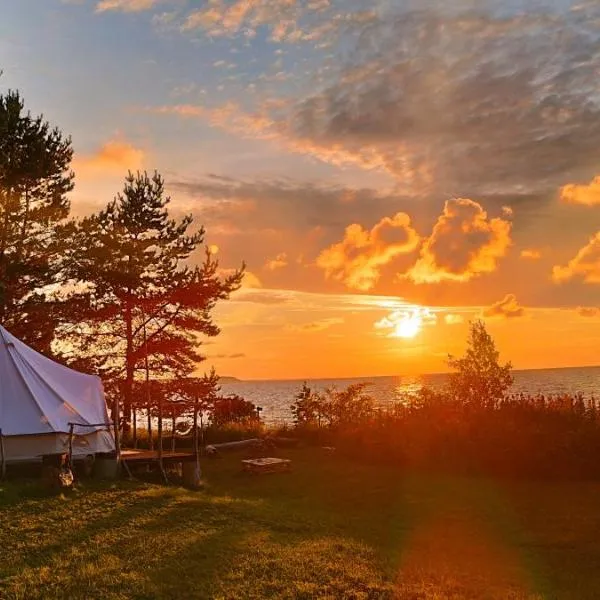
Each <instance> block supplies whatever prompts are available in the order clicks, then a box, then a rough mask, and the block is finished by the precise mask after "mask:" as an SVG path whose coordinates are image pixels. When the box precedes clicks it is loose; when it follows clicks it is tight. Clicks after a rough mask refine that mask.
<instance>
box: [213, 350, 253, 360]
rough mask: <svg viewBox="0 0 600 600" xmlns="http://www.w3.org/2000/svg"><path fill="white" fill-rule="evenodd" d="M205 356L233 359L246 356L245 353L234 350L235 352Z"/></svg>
mask: <svg viewBox="0 0 600 600" xmlns="http://www.w3.org/2000/svg"><path fill="white" fill-rule="evenodd" d="M207 358H220V359H235V358H246V355H245V354H244V353H242V352H236V353H235V354H215V355H214V356H207Z"/></svg>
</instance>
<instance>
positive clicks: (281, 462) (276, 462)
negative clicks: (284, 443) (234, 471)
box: [242, 458, 292, 475]
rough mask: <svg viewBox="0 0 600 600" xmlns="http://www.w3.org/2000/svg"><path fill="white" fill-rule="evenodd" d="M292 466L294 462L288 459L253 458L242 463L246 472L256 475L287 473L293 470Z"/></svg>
mask: <svg viewBox="0 0 600 600" xmlns="http://www.w3.org/2000/svg"><path fill="white" fill-rule="evenodd" d="M291 466H292V461H291V460H288V459H287V458H251V459H247V460H243V461H242V468H243V469H244V471H246V472H247V473H252V474H254V475H260V474H263V473H282V472H283V473H285V472H287V471H289V470H290V469H291Z"/></svg>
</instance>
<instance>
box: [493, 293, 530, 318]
mask: <svg viewBox="0 0 600 600" xmlns="http://www.w3.org/2000/svg"><path fill="white" fill-rule="evenodd" d="M524 315H525V309H524V308H523V307H522V306H520V305H519V303H518V302H517V298H516V296H515V295H514V294H507V295H506V296H505V297H504V299H503V300H500V301H498V302H496V303H495V304H492V306H490V307H489V308H487V309H486V310H484V311H483V316H484V317H504V318H507V319H512V318H515V317H522V316H524Z"/></svg>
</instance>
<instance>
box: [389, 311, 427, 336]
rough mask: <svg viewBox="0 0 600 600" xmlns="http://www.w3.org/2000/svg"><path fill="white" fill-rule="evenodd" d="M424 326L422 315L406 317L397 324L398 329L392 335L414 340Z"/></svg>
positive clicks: (414, 314)
mask: <svg viewBox="0 0 600 600" xmlns="http://www.w3.org/2000/svg"><path fill="white" fill-rule="evenodd" d="M422 325H423V320H422V319H421V316H420V315H418V314H416V313H413V314H412V315H405V316H404V317H402V319H401V320H400V321H398V322H397V323H396V328H395V329H394V333H393V334H392V335H393V336H394V337H399V338H414V337H415V336H416V335H417V334H418V333H419V332H420V331H421V327H422Z"/></svg>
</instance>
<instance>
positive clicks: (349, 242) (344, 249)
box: [317, 213, 419, 291]
mask: <svg viewBox="0 0 600 600" xmlns="http://www.w3.org/2000/svg"><path fill="white" fill-rule="evenodd" d="M418 243H419V236H418V234H417V232H416V231H415V230H414V229H413V228H412V227H411V223H410V217H409V216H408V215H407V214H406V213H397V214H396V215H395V216H394V217H385V218H383V219H382V220H381V221H379V223H377V224H376V225H375V226H374V227H373V228H372V229H371V230H366V229H364V228H363V227H362V225H359V224H356V223H355V224H353V225H350V226H348V227H347V228H346V232H345V235H344V239H343V240H342V241H341V242H339V243H337V244H333V245H332V246H330V247H329V248H327V249H325V250H323V251H322V252H321V254H320V255H319V257H318V258H317V266H318V267H319V268H321V269H323V271H325V276H326V277H328V278H332V279H335V280H337V281H341V282H343V283H344V284H345V285H346V286H347V287H349V288H352V289H356V290H361V291H367V290H370V289H371V288H373V287H374V286H375V284H376V283H377V281H378V279H379V276H380V271H381V269H382V268H383V267H384V266H386V265H388V264H389V263H391V262H392V261H393V260H394V259H395V258H397V257H398V256H400V255H402V254H408V253H410V252H412V251H414V250H415V249H416V247H417V245H418Z"/></svg>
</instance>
